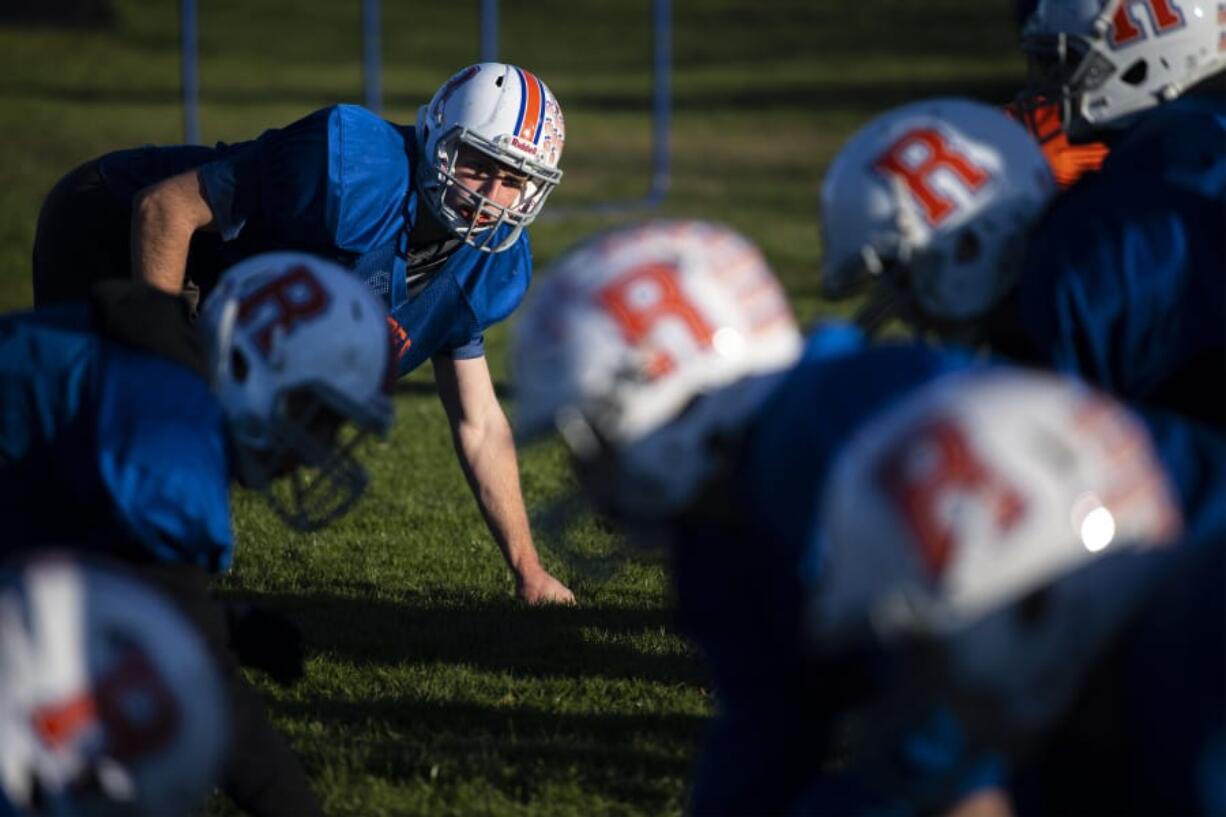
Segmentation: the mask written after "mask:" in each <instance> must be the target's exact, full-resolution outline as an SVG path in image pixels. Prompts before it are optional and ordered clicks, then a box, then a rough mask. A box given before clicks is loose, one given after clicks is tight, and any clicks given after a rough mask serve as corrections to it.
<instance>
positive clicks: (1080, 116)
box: [1022, 0, 1226, 141]
mask: <svg viewBox="0 0 1226 817" xmlns="http://www.w3.org/2000/svg"><path fill="white" fill-rule="evenodd" d="M1222 21H1223V13H1222V7H1221V4H1220V3H1216V2H1210V1H1209V0H1041V2H1040V3H1039V4H1038V7H1037V8H1036V9H1035V11H1034V13H1033V14H1032V15H1031V16H1030V19H1029V20H1028V21H1027V23H1026V25H1025V26H1024V27H1023V29H1022V50H1023V51H1025V52H1026V56H1027V58H1028V60H1029V63H1030V71H1031V82H1030V86H1031V87H1030V91H1031V92H1032V93H1033V94H1035V95H1036V96H1038V97H1042V98H1046V99H1049V100H1053V101H1060V102H1061V103H1062V104H1063V105H1064V115H1063V117H1062V119H1063V121H1064V124H1065V128H1066V130H1067V131H1068V134H1069V137H1070V138H1071V139H1073V140H1074V141H1079V140H1086V139H1091V138H1093V136H1094V134H1095V131H1099V130H1101V129H1105V128H1120V127H1126V126H1127V125H1128V124H1129V122H1130V121H1131V118H1132V116H1133V115H1134V114H1137V113H1139V112H1141V111H1144V110H1146V109H1147V108H1151V107H1153V106H1155V105H1158V104H1160V103H1162V102H1169V101H1170V100H1172V99H1174V98H1176V97H1177V96H1179V95H1180V94H1182V93H1183V92H1184V91H1186V90H1187V89H1188V88H1189V87H1190V86H1192V85H1194V84H1196V83H1197V82H1199V81H1200V80H1202V79H1204V78H1206V77H1208V76H1210V75H1211V74H1214V73H1217V72H1218V71H1220V70H1222V68H1223V67H1226V51H1223V50H1222V46H1221V42H1222V37H1223V23H1222Z"/></svg>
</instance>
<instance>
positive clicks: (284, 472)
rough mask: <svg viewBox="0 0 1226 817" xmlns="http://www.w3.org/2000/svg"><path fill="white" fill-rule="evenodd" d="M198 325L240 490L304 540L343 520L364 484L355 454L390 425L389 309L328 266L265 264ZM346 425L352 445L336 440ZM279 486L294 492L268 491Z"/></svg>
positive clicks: (272, 260) (212, 303) (308, 261)
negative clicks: (247, 490) (256, 495)
mask: <svg viewBox="0 0 1226 817" xmlns="http://www.w3.org/2000/svg"><path fill="white" fill-rule="evenodd" d="M200 324H201V327H202V331H203V333H204V342H205V348H206V350H207V352H208V361H209V368H210V372H211V379H212V386H213V390H214V391H215V392H216V394H217V396H218V398H219V400H220V401H221V404H222V407H223V408H224V410H225V412H226V417H227V420H228V423H229V430H230V435H231V438H232V439H233V441H234V443H235V448H236V450H237V459H238V474H239V478H240V480H241V481H242V482H243V484H245V485H247V486H248V487H252V488H256V489H259V490H262V491H263V492H264V494H265V496H266V497H267V498H268V500H269V501H270V502H271V504H272V506H273V508H274V509H275V510H276V511H277V513H278V514H279V515H280V516H281V517H282V518H283V519H284V520H285V521H286V523H287V524H289V525H290V526H292V527H294V528H295V529H297V530H302V531H307V530H315V529H317V528H320V527H322V526H323V525H326V524H327V523H328V522H330V521H332V520H333V519H335V518H337V517H339V516H340V515H342V514H343V513H345V512H346V511H347V510H348V509H349V508H350V507H351V506H352V505H353V503H354V502H356V501H357V499H358V497H359V496H360V495H361V493H362V490H363V489H364V487H365V485H366V479H367V478H366V472H365V470H364V469H363V468H362V466H361V465H360V464H359V463H358V461H357V460H356V458H355V457H354V454H353V452H354V449H355V448H356V446H357V444H358V443H359V441H360V440H361V439H362V438H363V437H364V436H365V434H366V433H368V432H375V433H378V434H384V433H386V432H387V430H388V428H389V427H390V426H391V422H392V402H391V389H392V385H393V383H394V380H395V375H396V359H395V355H394V353H393V351H392V344H391V333H390V330H389V325H388V320H387V308H386V307H385V306H384V305H383V303H382V301H380V300H379V298H378V297H376V296H375V295H374V294H373V293H371V291H370V290H369V289H368V288H367V287H366V286H365V285H364V284H363V283H362V282H361V281H360V280H358V279H357V278H355V277H354V276H353V275H351V274H350V273H348V272H346V271H345V270H344V269H343V268H341V267H339V266H337V265H335V264H333V263H331V262H329V261H325V260H323V259H320V258H316V257H315V256H311V255H307V254H305V253H296V252H276V253H266V254H264V255H257V256H253V257H251V258H248V259H246V260H245V261H243V262H241V263H239V264H237V265H235V266H234V267H232V268H230V269H229V270H228V271H227V272H226V273H225V274H224V275H223V276H222V279H221V282H220V283H219V285H218V286H217V289H215V290H214V291H213V293H212V294H211V295H210V296H209V298H208V299H207V300H206V302H205V304H204V307H203V309H202V310H201V320H200ZM345 422H348V423H351V424H352V425H353V426H354V427H355V429H356V432H357V433H354V434H349V432H348V431H345V432H343V433H341V432H342V429H341V426H342V424H343V423H345ZM340 436H344V437H346V439H345V442H344V443H343V444H342V443H340V442H338V437H340ZM299 466H306V467H308V468H310V469H312V471H313V473H312V474H311V478H310V479H307V478H306V476H305V475H304V474H303V473H302V471H301V470H300V469H299ZM282 476H289V477H291V479H290V480H289V483H288V485H280V486H279V487H278V489H277V490H273V486H274V481H275V480H276V479H277V478H278V477H282ZM285 492H288V493H289V494H290V495H289V496H288V497H282V496H281V494H282V493H285Z"/></svg>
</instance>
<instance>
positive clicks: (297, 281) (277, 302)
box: [238, 265, 329, 355]
mask: <svg viewBox="0 0 1226 817" xmlns="http://www.w3.org/2000/svg"><path fill="white" fill-rule="evenodd" d="M328 301H329V297H328V291H327V290H326V289H324V288H323V285H322V284H320V283H319V281H318V280H317V279H316V278H315V276H314V275H313V274H312V273H311V271H310V270H309V269H307V268H306V267H304V266H301V265H299V266H297V267H294V268H293V269H291V270H290V271H289V272H287V273H285V274H284V275H278V276H277V277H276V278H273V279H272V280H271V281H269V282H268V283H267V284H265V285H264V286H262V287H260V288H259V289H257V290H256V291H255V292H252V293H251V294H250V295H248V296H247V297H246V298H244V299H243V302H242V303H241V304H240V305H239V308H238V320H239V321H240V322H241V323H246V322H248V321H251V320H255V319H256V317H257V316H263V315H268V317H267V318H265V323H264V325H263V326H262V327H261V328H260V330H259V331H258V332H257V333H256V334H255V342H256V345H257V346H259V347H260V351H262V352H263V353H264V354H265V355H267V354H268V353H269V351H270V350H271V349H272V333H273V330H274V329H275V328H276V327H281V329H283V330H284V331H285V332H286V333H287V334H288V333H289V332H292V331H293V329H294V327H295V326H296V325H297V324H299V323H301V322H302V321H304V320H307V319H308V318H312V317H314V316H316V315H318V314H320V313H321V312H323V311H324V310H325V309H327V308H328ZM266 307H270V308H266Z"/></svg>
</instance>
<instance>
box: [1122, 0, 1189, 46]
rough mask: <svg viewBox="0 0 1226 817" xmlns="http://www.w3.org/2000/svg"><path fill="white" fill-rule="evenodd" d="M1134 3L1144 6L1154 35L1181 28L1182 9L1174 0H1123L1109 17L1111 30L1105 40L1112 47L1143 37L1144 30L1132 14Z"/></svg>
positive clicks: (1158, 35) (1129, 43)
mask: <svg viewBox="0 0 1226 817" xmlns="http://www.w3.org/2000/svg"><path fill="white" fill-rule="evenodd" d="M1134 5H1138V6H1142V7H1144V9H1145V11H1146V12H1147V13H1148V14H1149V20H1150V22H1151V23H1153V27H1154V36H1157V37H1161V36H1162V35H1163V34H1169V33H1170V32H1172V31H1174V30H1176V29H1178V28H1183V25H1184V21H1183V11H1182V10H1180V8H1179V6H1177V5H1175V0H1124V2H1122V3H1120V4H1119V6H1117V7H1116V9H1115V14H1114V15H1113V16H1112V18H1111V32H1110V34H1109V35H1108V37H1107V41H1108V42H1109V43H1110V44H1111V48H1112V49H1116V48H1122V47H1123V46H1126V45H1131V44H1132V43H1134V42H1136V41H1137V40H1142V39H1145V31H1144V30H1143V29H1142V28H1141V26H1140V25H1139V24H1138V20H1137V18H1136V17H1134V16H1133V15H1134V11H1133V6H1134Z"/></svg>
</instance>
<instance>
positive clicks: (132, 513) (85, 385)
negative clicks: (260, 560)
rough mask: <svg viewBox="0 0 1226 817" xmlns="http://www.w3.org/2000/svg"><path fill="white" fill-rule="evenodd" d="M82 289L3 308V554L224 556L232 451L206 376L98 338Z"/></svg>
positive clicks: (212, 564) (220, 565)
mask: <svg viewBox="0 0 1226 817" xmlns="http://www.w3.org/2000/svg"><path fill="white" fill-rule="evenodd" d="M91 321H92V319H91V316H90V313H89V308H88V306H87V305H86V304H84V303H73V304H64V305H62V306H55V307H49V308H44V309H41V310H38V311H35V312H26V313H17V314H10V315H6V316H4V317H0V530H2V531H3V538H2V539H0V554H3V553H4V552H5V551H10V550H15V549H18V548H28V547H41V546H51V547H66V548H72V549H79V550H85V551H93V552H99V553H108V554H111V555H113V556H116V557H118V558H121V559H137V560H157V561H165V562H186V563H190V564H196V565H200V566H202V567H205V568H207V569H210V570H221V569H224V568H226V567H227V566H228V565H229V563H230V559H231V555H232V552H233V544H234V542H233V535H232V533H231V530H230V505H229V484H230V454H229V450H228V443H227V438H226V436H225V427H224V416H223V413H222V408H221V405H220V404H219V403H218V402H217V400H216V398H215V397H214V396H213V394H212V392H211V391H210V389H209V387H208V384H206V383H205V382H204V380H202V379H201V378H200V377H199V376H198V375H197V374H196V373H194V372H193V371H191V370H190V369H188V368H186V367H184V366H181V365H179V364H177V363H173V362H171V361H169V360H166V359H163V358H161V357H157V356H154V355H151V354H148V353H145V352H141V351H138V350H136V349H134V348H131V347H128V346H126V345H123V344H120V343H116V342H113V341H108V340H104V339H102V338H101V337H100V336H99V335H97V334H96V333H94V332H93V331H91V329H90V327H91Z"/></svg>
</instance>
